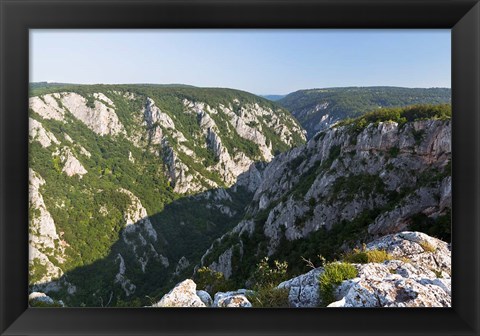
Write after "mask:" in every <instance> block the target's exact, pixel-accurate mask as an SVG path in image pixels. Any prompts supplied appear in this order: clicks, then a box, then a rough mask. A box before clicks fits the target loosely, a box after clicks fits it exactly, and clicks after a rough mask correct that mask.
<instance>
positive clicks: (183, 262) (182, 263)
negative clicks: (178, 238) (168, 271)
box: [173, 256, 190, 275]
mask: <svg viewBox="0 0 480 336" xmlns="http://www.w3.org/2000/svg"><path fill="white" fill-rule="evenodd" d="M188 266H190V262H189V261H188V259H187V258H185V256H183V257H181V258H180V259H179V260H178V263H177V266H176V267H175V272H173V274H174V275H179V274H180V272H182V271H183V270H185V269H186V268H188Z"/></svg>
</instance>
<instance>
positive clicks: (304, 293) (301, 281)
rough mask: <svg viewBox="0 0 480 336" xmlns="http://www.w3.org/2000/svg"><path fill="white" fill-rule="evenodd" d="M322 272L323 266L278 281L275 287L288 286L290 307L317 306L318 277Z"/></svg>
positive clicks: (318, 297) (318, 298)
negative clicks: (280, 281)
mask: <svg viewBox="0 0 480 336" xmlns="http://www.w3.org/2000/svg"><path fill="white" fill-rule="evenodd" d="M322 273H323V268H321V267H319V268H315V269H313V270H311V271H310V272H308V273H305V274H302V275H299V276H297V277H295V278H293V279H290V280H287V281H284V282H282V283H280V284H279V285H278V286H277V288H289V289H290V292H289V294H288V302H289V305H290V307H295V308H300V307H302V308H303V307H318V305H319V303H320V302H319V300H320V296H319V292H318V288H319V287H318V277H319V276H320V274H322Z"/></svg>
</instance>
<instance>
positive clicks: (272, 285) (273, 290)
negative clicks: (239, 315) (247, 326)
mask: <svg viewBox="0 0 480 336" xmlns="http://www.w3.org/2000/svg"><path fill="white" fill-rule="evenodd" d="M287 268H288V264H287V262H279V261H278V260H275V261H274V262H273V267H272V266H270V264H269V260H268V257H265V258H263V259H262V260H261V261H260V262H259V263H258V264H257V268H256V270H255V272H254V274H253V279H254V285H253V289H254V292H253V293H251V294H249V295H247V298H248V300H249V301H250V302H251V303H252V305H253V306H254V307H258V308H287V307H288V293H289V289H286V288H281V289H280V288H277V287H276V286H277V285H278V284H279V283H280V282H282V281H284V280H286V279H287Z"/></svg>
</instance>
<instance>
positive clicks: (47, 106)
mask: <svg viewBox="0 0 480 336" xmlns="http://www.w3.org/2000/svg"><path fill="white" fill-rule="evenodd" d="M57 99H60V94H58V93H53V94H47V95H44V96H42V97H31V98H30V99H29V107H30V108H31V109H32V110H33V112H35V113H37V114H39V115H40V116H41V117H42V118H44V119H55V120H60V121H63V120H64V117H65V112H66V111H65V109H63V108H62V107H60V106H59V105H58V102H57Z"/></svg>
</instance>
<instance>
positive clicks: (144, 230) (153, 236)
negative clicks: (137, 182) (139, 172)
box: [119, 189, 169, 272]
mask: <svg viewBox="0 0 480 336" xmlns="http://www.w3.org/2000/svg"><path fill="white" fill-rule="evenodd" d="M119 191H120V192H122V193H124V194H126V195H127V196H128V197H129V198H130V204H129V205H128V206H127V209H126V211H125V212H124V214H123V217H124V220H125V227H124V228H123V231H122V239H123V241H124V242H125V244H127V246H129V247H130V248H131V250H132V252H133V254H134V255H135V259H136V260H137V261H138V263H139V264H140V266H141V270H142V272H145V268H146V266H147V264H148V262H149V261H150V259H151V258H154V259H157V260H161V262H162V264H164V265H168V264H169V263H168V259H166V258H165V257H163V256H161V255H160V254H159V253H158V252H157V251H156V249H155V247H154V246H153V244H152V243H154V242H156V241H157V239H158V237H157V232H156V231H155V229H154V228H153V226H152V223H151V222H150V219H149V218H148V216H147V210H146V209H145V208H144V207H143V205H142V203H141V202H140V200H139V198H138V197H137V196H135V195H134V194H133V193H132V192H131V191H129V190H126V189H119ZM165 259H166V260H165Z"/></svg>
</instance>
